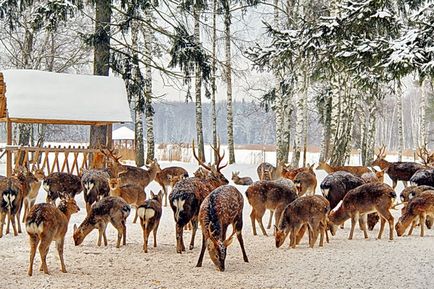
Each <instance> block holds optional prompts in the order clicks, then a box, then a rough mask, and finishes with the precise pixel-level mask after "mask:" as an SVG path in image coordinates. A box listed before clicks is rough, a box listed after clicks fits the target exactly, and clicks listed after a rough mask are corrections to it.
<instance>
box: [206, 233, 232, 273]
mask: <svg viewBox="0 0 434 289" xmlns="http://www.w3.org/2000/svg"><path fill="white" fill-rule="evenodd" d="M235 233H236V231H235V230H234V231H233V232H232V234H231V235H230V236H229V238H227V239H226V240H224V241H221V240H219V239H216V238H214V232H210V237H209V241H208V245H207V247H208V253H209V256H210V258H211V261H212V262H213V263H214V265H216V267H217V268H218V269H219V271H222V272H223V271H224V270H225V260H226V249H227V247H229V245H230V244H232V240H233V236H234V235H235Z"/></svg>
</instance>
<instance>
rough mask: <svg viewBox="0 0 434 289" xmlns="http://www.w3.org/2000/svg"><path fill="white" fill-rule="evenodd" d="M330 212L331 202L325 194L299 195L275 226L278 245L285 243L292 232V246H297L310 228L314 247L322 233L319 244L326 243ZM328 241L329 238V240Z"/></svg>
mask: <svg viewBox="0 0 434 289" xmlns="http://www.w3.org/2000/svg"><path fill="white" fill-rule="evenodd" d="M329 212H330V203H329V202H328V201H327V199H326V198H324V197H323V196H318V195H315V196H303V197H299V198H297V199H296V200H294V201H293V202H292V203H290V204H289V205H288V206H286V208H285V210H284V211H283V213H282V216H281V217H280V220H279V223H278V225H277V226H274V228H275V234H274V236H275V240H276V247H277V248H279V247H280V246H282V244H283V243H284V241H285V239H286V236H288V234H289V233H290V244H289V245H290V246H291V247H292V248H295V246H296V245H297V244H298V243H299V242H300V240H301V238H302V237H303V234H304V231H305V229H306V226H307V228H308V229H309V246H310V247H311V248H313V246H314V245H315V243H316V240H317V238H318V234H320V242H319V246H320V247H322V246H323V243H324V235H326V228H327V217H328V214H329ZM327 241H328V240H327Z"/></svg>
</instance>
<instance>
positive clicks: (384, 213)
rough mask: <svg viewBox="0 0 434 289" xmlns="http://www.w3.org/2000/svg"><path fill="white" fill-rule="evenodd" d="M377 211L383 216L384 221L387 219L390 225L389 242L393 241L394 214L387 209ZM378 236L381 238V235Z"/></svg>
mask: <svg viewBox="0 0 434 289" xmlns="http://www.w3.org/2000/svg"><path fill="white" fill-rule="evenodd" d="M377 211H378V214H380V216H382V217H383V218H384V219H386V220H387V222H388V223H389V240H393V222H394V218H393V216H392V214H391V213H390V212H389V210H388V209H386V208H377ZM380 232H381V233H383V232H382V231H380ZM378 235H379V236H380V238H381V235H380V233H378ZM380 238H379V239H380Z"/></svg>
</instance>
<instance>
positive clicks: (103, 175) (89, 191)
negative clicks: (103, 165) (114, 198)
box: [81, 169, 110, 214]
mask: <svg viewBox="0 0 434 289" xmlns="http://www.w3.org/2000/svg"><path fill="white" fill-rule="evenodd" d="M109 178H110V175H109V174H108V173H107V172H106V171H103V170H96V169H90V170H85V171H84V172H83V174H82V176H81V185H82V187H83V195H84V201H85V203H86V213H87V214H89V212H90V209H91V207H92V205H93V204H94V203H95V202H97V201H98V200H100V199H101V198H104V197H107V196H108V195H109V193H110V186H109V182H108V180H109Z"/></svg>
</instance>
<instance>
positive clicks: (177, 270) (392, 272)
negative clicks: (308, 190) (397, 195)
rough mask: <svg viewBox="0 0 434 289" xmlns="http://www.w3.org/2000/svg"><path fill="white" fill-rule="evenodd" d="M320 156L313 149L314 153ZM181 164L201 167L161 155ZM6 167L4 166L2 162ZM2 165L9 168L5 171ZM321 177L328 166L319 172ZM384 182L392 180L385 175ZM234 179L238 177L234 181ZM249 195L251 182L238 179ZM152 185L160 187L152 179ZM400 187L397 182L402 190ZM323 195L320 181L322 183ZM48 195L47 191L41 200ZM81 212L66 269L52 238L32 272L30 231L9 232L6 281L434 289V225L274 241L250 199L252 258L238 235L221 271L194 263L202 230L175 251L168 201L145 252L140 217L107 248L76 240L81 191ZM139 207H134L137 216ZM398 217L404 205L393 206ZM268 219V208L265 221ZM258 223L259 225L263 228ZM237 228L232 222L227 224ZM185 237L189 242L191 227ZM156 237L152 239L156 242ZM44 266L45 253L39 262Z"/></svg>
mask: <svg viewBox="0 0 434 289" xmlns="http://www.w3.org/2000/svg"><path fill="white" fill-rule="evenodd" d="M311 158H312V160H314V158H315V156H314V155H313V156H311ZM169 165H180V166H182V167H184V168H186V169H187V170H188V171H189V173H192V172H193V171H194V170H195V169H196V168H197V166H196V165H194V164H187V163H175V162H174V163H169V162H163V163H162V164H161V166H162V167H166V166H169ZM0 168H1V170H0V174H4V166H3V165H0ZM2 170H3V171H2ZM235 170H238V171H240V172H241V173H240V175H241V176H246V175H248V176H251V177H253V179H254V180H257V175H256V165H247V164H237V165H231V166H229V167H227V168H225V169H223V172H224V174H225V175H226V177H227V178H228V179H230V176H231V172H232V171H235ZM317 177H318V181H319V183H320V182H321V181H322V180H323V178H324V177H325V172H324V171H317ZM386 182H387V183H389V184H390V183H391V182H390V179H388V178H387V177H386ZM231 183H232V182H231ZM237 187H238V188H239V190H240V191H241V192H242V193H243V194H244V192H245V189H246V187H243V186H237ZM149 190H154V191H158V190H159V185H158V184H157V183H155V182H152V183H151V184H150V185H149V186H148V188H147V192H149ZM401 190H402V184H399V186H398V188H397V192H400V191H401ZM316 193H317V194H319V193H320V192H319V187H318V188H317V192H316ZM44 199H45V192H44V191H43V190H41V193H40V195H39V197H38V201H39V202H42V201H43V200H44ZM76 199H77V201H78V203H79V206H80V208H82V209H81V210H80V212H79V213H78V214H75V215H73V216H72V218H71V222H70V224H69V230H68V232H67V236H66V241H65V264H66V268H67V270H68V273H66V274H64V273H61V272H60V270H59V268H60V264H59V260H58V257H57V252H56V250H55V247H54V243H53V244H52V246H51V247H50V252H49V254H48V257H47V262H48V268H49V270H50V275H44V274H42V273H41V272H39V271H37V270H35V272H34V275H33V276H32V277H28V276H27V268H28V263H29V261H28V258H29V246H28V237H27V235H26V233H23V234H20V235H19V236H18V237H13V236H12V235H6V236H4V237H3V238H2V239H0V260H1V263H0V276H3V278H2V282H1V285H0V288H433V286H434V278H433V272H434V262H433V256H434V230H428V231H427V234H426V236H425V237H424V238H420V237H419V236H418V234H419V230H418V229H416V230H415V233H414V235H413V236H411V237H401V238H398V237H395V239H394V240H393V241H389V240H388V239H387V236H388V228H386V230H385V236H386V238H385V237H384V236H383V239H382V240H376V238H375V236H376V234H377V232H378V225H377V227H376V228H375V229H374V231H373V232H370V239H368V240H364V239H363V235H362V232H361V231H359V230H356V233H355V238H354V240H351V241H350V240H347V237H348V233H349V224H348V222H347V224H346V227H345V229H343V230H339V231H338V233H337V235H336V236H335V237H332V238H331V241H330V243H329V244H325V246H324V247H323V248H319V247H317V246H316V247H315V248H314V249H310V248H309V247H308V244H307V239H306V238H305V239H304V240H303V241H302V243H301V244H300V245H299V246H298V247H297V248H296V249H289V248H288V241H287V242H286V243H285V245H284V246H282V247H281V248H279V249H277V248H276V247H275V245H274V244H275V243H274V238H273V237H272V233H273V232H272V230H271V229H270V230H268V233H269V235H270V236H268V237H267V236H262V235H258V236H253V235H252V227H251V223H250V218H249V214H250V205H249V204H248V203H247V200H245V203H244V228H243V237H244V242H245V246H246V252H247V255H248V257H249V261H250V262H249V263H244V262H243V260H242V255H241V250H240V247H239V245H238V242H237V241H236V240H234V242H233V245H232V246H231V247H230V248H229V249H228V255H227V259H226V271H225V272H218V271H216V269H215V267H214V265H213V264H212V262H211V260H210V259H209V256H208V255H207V254H206V255H205V259H204V263H203V267H202V268H196V267H195V264H196V262H197V258H198V256H199V250H200V244H201V239H202V238H201V234H200V231H199V234H198V236H197V237H196V247H195V248H194V249H193V250H192V251H190V250H187V252H186V253H184V254H182V255H180V254H177V253H176V250H175V225H174V221H173V213H172V211H171V210H170V208H169V207H165V208H163V216H162V220H161V223H160V228H159V231H158V235H157V240H158V247H157V248H153V247H150V250H149V253H148V254H145V253H144V252H143V251H142V245H143V237H142V229H141V228H140V225H139V224H132V216H130V217H129V219H128V224H127V245H126V246H124V247H121V248H120V249H116V247H115V241H116V231H115V229H114V228H113V227H112V226H109V227H108V232H107V233H108V240H109V245H108V246H107V247H98V246H97V245H96V240H97V232H96V231H94V232H92V233H91V234H90V235H89V236H88V237H87V238H86V239H85V241H84V242H83V244H82V245H80V246H78V247H76V246H74V243H73V240H72V231H73V230H72V227H73V225H74V224H77V225H78V224H80V223H81V221H82V220H83V219H84V218H85V215H86V213H85V209H84V201H83V195H82V194H80V195H78V196H77V197H76ZM133 214H134V211H133V213H132V215H133ZM393 215H394V216H395V220H396V219H397V218H398V217H399V213H398V211H393ZM267 221H268V212H267V213H266V215H265V217H264V223H266V222H267ZM258 229H259V228H258ZM229 230H231V229H229ZM184 234H185V242H186V243H187V244H188V243H189V241H190V232H189V231H187V232H185V233H184ZM151 242H152V238H151V240H150V244H152V243H151ZM39 265H40V260H39V253H37V255H36V259H35V265H34V268H35V269H37V268H38V267H39Z"/></svg>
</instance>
